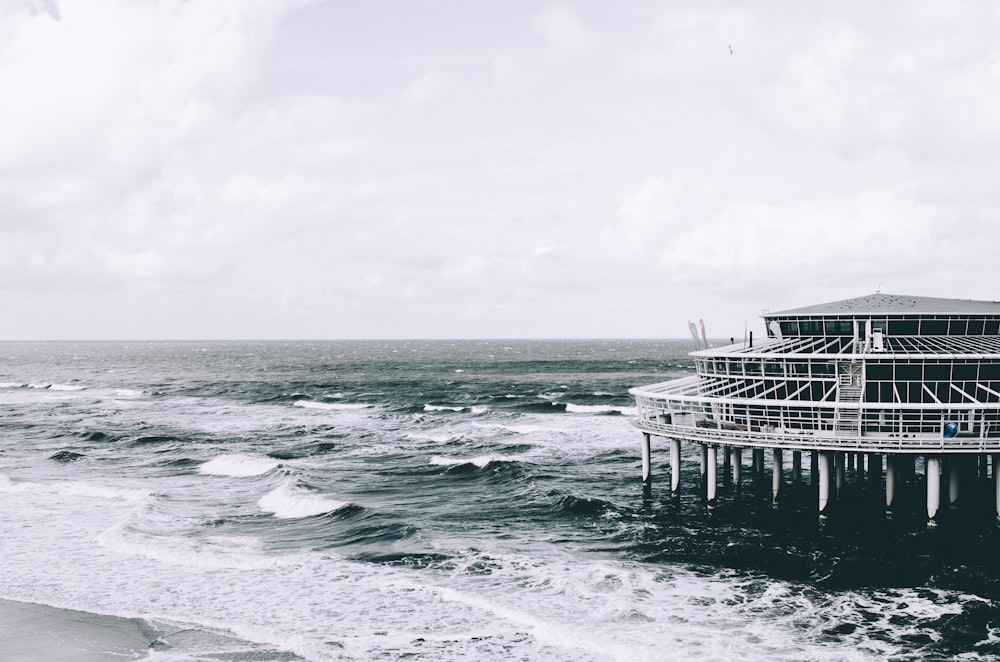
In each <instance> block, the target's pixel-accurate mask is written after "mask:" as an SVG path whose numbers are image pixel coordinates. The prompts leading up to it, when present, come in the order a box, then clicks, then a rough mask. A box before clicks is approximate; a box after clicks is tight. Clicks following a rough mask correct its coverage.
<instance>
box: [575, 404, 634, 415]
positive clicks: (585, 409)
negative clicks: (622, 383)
mask: <svg viewBox="0 0 1000 662" xmlns="http://www.w3.org/2000/svg"><path fill="white" fill-rule="evenodd" d="M566 411H568V412H570V413H571V414H610V413H613V412H617V413H619V414H625V415H634V414H635V413H636V409H635V407H623V406H620V405H614V406H612V405H575V404H573V403H572V402H567V403H566Z"/></svg>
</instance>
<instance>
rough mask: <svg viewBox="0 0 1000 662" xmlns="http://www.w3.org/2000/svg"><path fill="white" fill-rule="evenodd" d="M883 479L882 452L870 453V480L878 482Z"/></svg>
mask: <svg viewBox="0 0 1000 662" xmlns="http://www.w3.org/2000/svg"><path fill="white" fill-rule="evenodd" d="M881 479H882V454H881V453H869V454H868V480H870V481H872V482H878V481H879V480H881Z"/></svg>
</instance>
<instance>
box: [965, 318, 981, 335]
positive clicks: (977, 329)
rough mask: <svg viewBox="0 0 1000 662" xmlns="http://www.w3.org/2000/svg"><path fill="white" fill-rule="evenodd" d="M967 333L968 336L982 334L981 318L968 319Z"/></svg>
mask: <svg viewBox="0 0 1000 662" xmlns="http://www.w3.org/2000/svg"><path fill="white" fill-rule="evenodd" d="M968 333H969V335H970V336H981V335H983V320H969V331H968Z"/></svg>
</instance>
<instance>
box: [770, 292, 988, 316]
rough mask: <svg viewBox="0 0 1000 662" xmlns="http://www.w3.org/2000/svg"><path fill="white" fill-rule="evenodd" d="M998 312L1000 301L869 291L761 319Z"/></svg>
mask: <svg viewBox="0 0 1000 662" xmlns="http://www.w3.org/2000/svg"><path fill="white" fill-rule="evenodd" d="M851 314H859V315H871V314H889V315H907V314H908V315H969V314H987V315H1000V302H997V301H973V300H971V299H939V298H937V297H915V296H909V295H902V294H882V293H876V294H869V295H867V296H863V297H855V298H853V299H843V300H842V301H831V302H830V303H820V304H816V305H815V306H805V307H804V308H792V309H790V310H782V311H779V312H772V313H766V314H764V316H763V317H764V318H771V317H787V316H798V315H830V316H841V315H851Z"/></svg>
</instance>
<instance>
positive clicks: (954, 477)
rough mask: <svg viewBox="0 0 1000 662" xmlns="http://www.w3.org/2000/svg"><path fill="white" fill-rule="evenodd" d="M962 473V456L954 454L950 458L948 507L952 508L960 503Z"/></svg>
mask: <svg viewBox="0 0 1000 662" xmlns="http://www.w3.org/2000/svg"><path fill="white" fill-rule="evenodd" d="M961 473H962V458H961V457H959V456H957V455H952V456H951V457H950V458H948V507H950V508H954V507H955V506H956V505H957V504H958V497H959V493H958V491H959V487H960V485H959V483H960V481H961Z"/></svg>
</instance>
